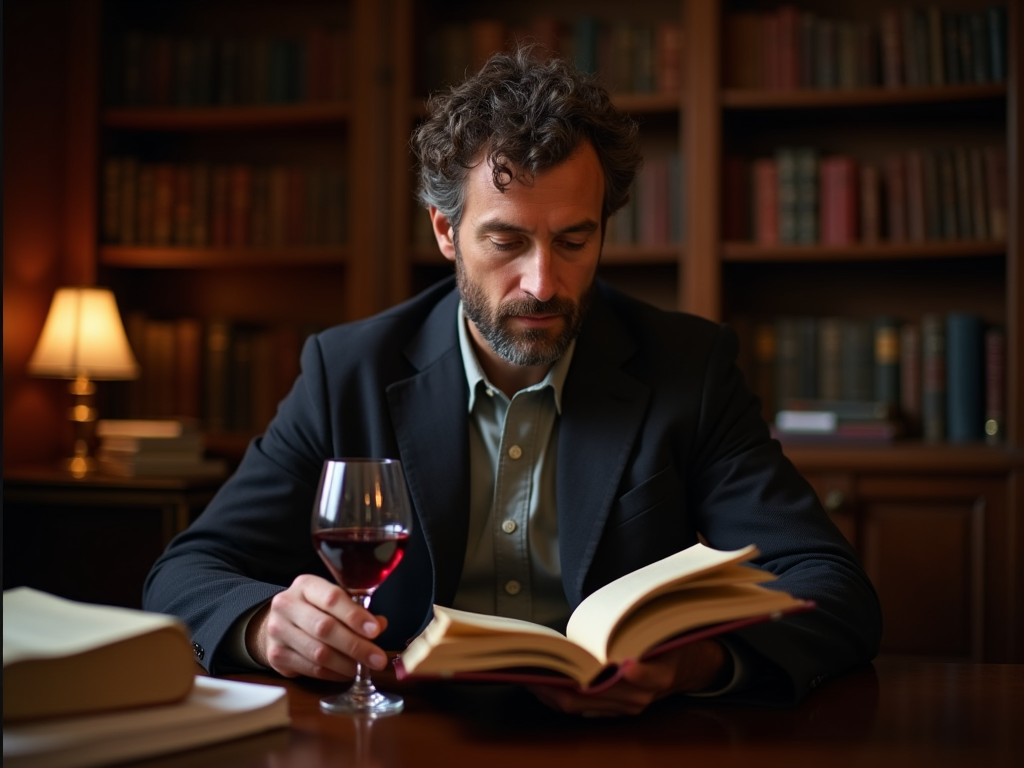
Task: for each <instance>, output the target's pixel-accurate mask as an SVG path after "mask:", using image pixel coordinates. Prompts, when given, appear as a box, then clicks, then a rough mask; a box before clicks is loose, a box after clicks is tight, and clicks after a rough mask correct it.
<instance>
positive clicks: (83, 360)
mask: <svg viewBox="0 0 1024 768" xmlns="http://www.w3.org/2000/svg"><path fill="white" fill-rule="evenodd" d="M28 372H29V373H30V374H32V375H34V376H46V377H49V378H55V379H71V380H72V381H71V384H70V385H69V387H68V389H69V391H70V392H71V398H72V404H71V409H70V411H69V418H70V419H71V421H72V424H73V425H74V430H75V454H74V456H73V457H71V458H70V459H68V460H67V461H66V462H65V466H66V468H67V469H68V470H69V471H70V472H71V473H72V474H73V475H74V476H76V477H83V476H84V475H86V474H87V473H89V472H92V471H93V470H94V469H95V468H96V461H95V459H93V458H92V457H91V456H90V455H89V441H90V438H91V431H92V429H93V428H94V425H95V422H96V408H95V407H94V398H93V396H94V394H95V392H96V387H95V385H94V384H93V381H97V380H107V381H111V380H119V379H134V378H137V377H138V375H139V364H138V362H136V360H135V355H133V354H132V350H131V347H130V346H129V345H128V337H127V335H126V334H125V332H124V325H123V324H122V323H121V316H120V314H118V311H117V301H116V300H115V299H114V294H113V293H112V292H111V291H110V290H108V289H106V288H58V289H57V291H56V293H55V294H54V296H53V303H52V304H51V305H50V313H49V314H48V315H47V316H46V323H45V324H44V325H43V332H42V334H41V335H40V336H39V341H38V343H37V344H36V348H35V350H34V351H33V352H32V357H31V358H30V359H29V361H28Z"/></svg>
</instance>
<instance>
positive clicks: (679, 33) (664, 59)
mask: <svg viewBox="0 0 1024 768" xmlns="http://www.w3.org/2000/svg"><path fill="white" fill-rule="evenodd" d="M684 41H685V38H684V36H683V27H682V25H680V24H677V23H675V22H671V21H660V22H658V24H657V26H656V27H655V38H654V61H655V68H654V80H655V88H657V90H658V92H659V93H681V92H682V90H683V45H684Z"/></svg>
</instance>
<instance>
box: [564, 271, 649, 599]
mask: <svg viewBox="0 0 1024 768" xmlns="http://www.w3.org/2000/svg"><path fill="white" fill-rule="evenodd" d="M633 349H634V345H633V342H632V340H631V339H630V338H629V335H628V334H627V332H626V330H625V328H623V326H622V325H621V323H619V321H618V320H617V319H616V318H615V316H614V315H613V314H612V312H611V310H610V308H609V307H608V305H607V303H606V302H605V300H604V298H603V294H602V293H601V290H600V288H599V287H595V290H594V298H593V303H592V305H591V308H590V311H589V313H588V315H587V319H586V322H585V324H584V327H583V329H582V331H581V333H580V335H579V337H578V339H577V341H576V351H575V353H574V354H573V361H572V367H571V368H570V370H569V376H568V378H567V379H566V383H565V390H564V393H563V401H562V402H563V408H562V416H561V425H560V428H559V437H558V491H557V496H558V532H559V533H558V536H559V554H560V557H561V566H562V582H563V584H564V586H565V590H566V597H567V599H568V600H569V604H570V606H572V607H575V606H576V605H577V604H578V603H579V602H580V600H581V599H582V597H583V595H582V590H583V580H584V578H585V577H586V574H587V570H588V568H589V567H590V563H591V561H592V560H593V557H594V552H595V550H596V549H597V545H598V542H599V540H600V538H601V533H602V530H603V529H604V524H605V521H606V520H607V518H608V513H609V511H610V510H611V505H612V502H613V500H614V499H615V492H616V490H617V489H618V487H619V483H620V480H621V478H622V472H623V469H624V468H625V466H626V462H627V460H628V459H629V455H630V451H631V450H632V447H633V442H634V440H635V438H636V435H637V432H638V430H639V429H640V425H641V423H642V422H643V416H644V413H645V411H646V408H647V401H648V399H649V397H650V389H649V388H648V387H647V386H646V385H645V384H643V383H641V382H639V381H637V380H636V379H634V378H633V377H631V376H630V375H629V374H627V373H626V372H625V371H623V369H622V364H623V363H624V362H625V361H626V360H627V359H628V358H629V357H630V356H631V354H632V352H633Z"/></svg>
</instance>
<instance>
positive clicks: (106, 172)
mask: <svg viewBox="0 0 1024 768" xmlns="http://www.w3.org/2000/svg"><path fill="white" fill-rule="evenodd" d="M121 165H122V159H121V158H119V157H108V158H107V159H106V160H104V161H103V198H102V202H103V214H102V223H101V230H100V231H101V235H102V237H103V242H105V243H116V242H117V241H118V240H119V239H120V237H121Z"/></svg>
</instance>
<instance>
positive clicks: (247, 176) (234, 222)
mask: <svg viewBox="0 0 1024 768" xmlns="http://www.w3.org/2000/svg"><path fill="white" fill-rule="evenodd" d="M251 212H252V167H251V166H249V165H246V164H244V163H237V164H235V165H233V166H231V170H230V172H229V181H228V245H230V246H232V247H242V246H246V245H248V244H249V234H250V232H249V230H250V214H251Z"/></svg>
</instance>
